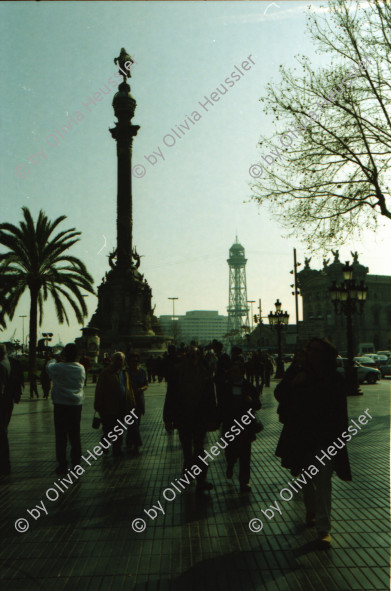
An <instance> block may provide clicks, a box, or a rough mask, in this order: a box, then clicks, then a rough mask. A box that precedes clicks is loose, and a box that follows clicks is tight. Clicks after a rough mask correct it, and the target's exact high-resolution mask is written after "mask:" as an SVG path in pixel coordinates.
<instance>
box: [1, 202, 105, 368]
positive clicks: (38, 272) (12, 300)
mask: <svg viewBox="0 0 391 591" xmlns="http://www.w3.org/2000/svg"><path fill="white" fill-rule="evenodd" d="M22 211H23V216H24V220H22V221H21V222H19V227H18V226H14V225H13V224H9V223H3V224H0V245H2V246H5V247H6V248H8V252H6V253H3V254H0V305H1V307H2V310H1V311H0V326H3V327H4V325H5V315H7V316H8V317H9V318H10V320H12V318H13V316H14V313H15V310H16V307H17V305H18V302H19V300H20V298H21V296H22V294H23V293H24V292H25V290H26V289H28V290H29V292H30V326H29V335H30V344H29V369H30V371H34V370H35V364H36V346H37V317H38V310H39V326H41V325H42V319H43V302H46V300H47V299H48V295H49V294H50V295H51V296H52V298H53V301H54V306H55V309H56V314H57V319H58V322H59V323H60V324H62V323H63V322H64V320H65V321H66V323H67V324H69V319H68V314H67V311H66V309H65V307H64V304H63V300H66V301H67V302H68V303H69V304H70V305H71V307H72V308H73V311H74V313H75V316H76V318H77V321H78V322H79V323H83V321H84V318H85V317H86V316H87V307H86V304H85V301H84V297H83V294H82V293H81V292H80V288H81V289H83V290H85V291H88V292H90V293H94V290H93V287H92V283H93V279H92V277H91V275H90V274H89V273H88V271H87V269H86V267H85V265H84V263H83V262H82V261H80V260H79V259H78V258H76V257H73V256H71V255H69V254H65V252H66V251H67V250H68V249H69V248H71V246H73V245H74V244H75V243H76V242H78V241H79V238H77V236H80V234H81V232H76V231H75V228H71V229H69V230H63V231H61V232H59V233H58V234H57V235H55V236H52V234H53V232H54V230H55V229H56V228H57V226H58V225H59V224H60V223H61V222H62V221H64V220H65V219H66V216H65V215H62V216H60V217H58V218H57V219H56V220H54V222H51V221H50V220H49V219H48V218H47V216H46V214H45V213H44V212H43V211H42V210H41V211H40V212H39V215H38V219H37V222H36V224H35V225H34V220H33V218H32V216H31V213H30V211H29V209H28V208H27V207H22Z"/></svg>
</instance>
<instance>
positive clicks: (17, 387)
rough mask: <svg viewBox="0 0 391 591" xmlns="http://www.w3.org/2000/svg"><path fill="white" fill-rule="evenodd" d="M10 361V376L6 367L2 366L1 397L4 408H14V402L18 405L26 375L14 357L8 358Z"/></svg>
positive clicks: (0, 377)
mask: <svg viewBox="0 0 391 591" xmlns="http://www.w3.org/2000/svg"><path fill="white" fill-rule="evenodd" d="M8 360H9V363H10V367H11V372H10V374H9V375H8V372H7V370H6V369H5V368H4V366H3V365H1V364H0V365H1V368H2V369H1V375H0V383H1V386H0V396H1V404H2V406H10V407H12V406H13V404H14V402H16V404H18V402H19V400H20V397H21V396H22V390H23V388H24V374H23V368H22V365H21V363H20V362H19V361H18V360H17V359H14V357H8ZM3 370H4V371H3Z"/></svg>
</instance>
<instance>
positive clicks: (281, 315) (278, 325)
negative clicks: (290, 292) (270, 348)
mask: <svg viewBox="0 0 391 591" xmlns="http://www.w3.org/2000/svg"><path fill="white" fill-rule="evenodd" d="M274 305H275V307H276V311H275V312H272V311H270V313H269V315H268V318H269V324H270V325H271V326H273V328H275V329H276V331H277V339H278V357H277V369H276V374H275V376H274V377H275V378H282V377H283V375H284V362H283V360H282V350H281V332H282V329H283V328H284V327H285V326H287V325H288V322H289V314H288V312H287V311H286V310H285V312H282V311H281V302H280V300H277V301H276V303H275V304H274Z"/></svg>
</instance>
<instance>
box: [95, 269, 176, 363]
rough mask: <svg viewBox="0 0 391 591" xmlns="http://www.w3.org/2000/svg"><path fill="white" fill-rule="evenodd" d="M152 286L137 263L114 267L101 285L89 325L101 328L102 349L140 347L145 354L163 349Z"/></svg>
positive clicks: (115, 349)
mask: <svg viewBox="0 0 391 591" xmlns="http://www.w3.org/2000/svg"><path fill="white" fill-rule="evenodd" d="M151 299H152V290H151V287H150V286H149V284H148V282H147V280H146V279H144V275H141V274H140V273H139V271H138V270H137V269H136V268H135V267H130V268H121V267H119V266H115V267H113V268H112V269H111V270H110V271H109V272H108V273H106V275H105V277H104V279H103V281H102V283H101V285H100V286H99V287H98V306H97V309H96V312H95V313H94V315H93V316H92V318H91V321H90V323H89V325H88V326H89V327H91V328H94V329H98V331H99V336H100V353H101V354H102V353H109V354H110V353H113V352H114V351H123V352H124V353H128V352H129V351H130V350H132V349H137V350H138V351H140V353H141V354H142V355H143V356H144V355H145V354H147V353H150V352H151V351H155V352H156V351H160V352H161V353H163V351H164V348H165V343H166V337H164V336H163V335H162V334H161V330H160V326H159V323H158V320H157V318H156V316H154V315H153V310H152V309H151Z"/></svg>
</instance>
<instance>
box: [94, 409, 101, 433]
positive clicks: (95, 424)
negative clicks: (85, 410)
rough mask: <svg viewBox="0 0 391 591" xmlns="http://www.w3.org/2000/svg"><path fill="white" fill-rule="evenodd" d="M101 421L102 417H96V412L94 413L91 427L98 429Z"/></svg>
mask: <svg viewBox="0 0 391 591" xmlns="http://www.w3.org/2000/svg"><path fill="white" fill-rule="evenodd" d="M101 423H102V419H100V418H99V417H97V416H96V413H94V418H93V419H92V428H93V429H99V427H100V426H101Z"/></svg>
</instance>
